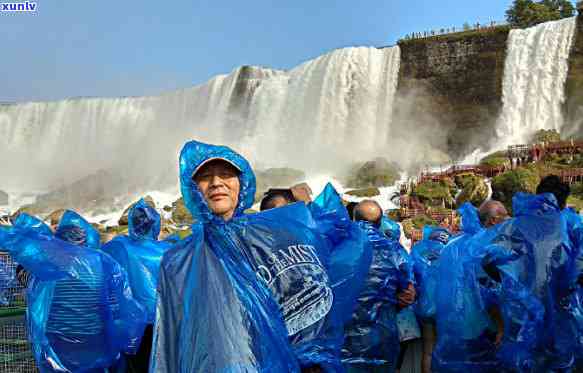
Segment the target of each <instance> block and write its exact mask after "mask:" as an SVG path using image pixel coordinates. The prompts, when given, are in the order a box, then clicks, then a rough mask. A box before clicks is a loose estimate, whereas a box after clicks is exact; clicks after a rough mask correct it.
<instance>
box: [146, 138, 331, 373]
mask: <svg viewBox="0 0 583 373" xmlns="http://www.w3.org/2000/svg"><path fill="white" fill-rule="evenodd" d="M213 158H220V159H224V160H227V161H228V162H230V163H232V164H233V165H235V166H236V167H237V168H238V169H239V170H240V175H239V184H240V191H239V199H238V205H237V208H236V210H235V212H234V215H233V218H232V219H231V220H229V221H228V222H226V221H224V220H223V219H222V218H220V217H218V216H215V215H214V214H212V212H211V211H210V209H209V208H208V206H207V203H206V201H205V199H204V197H203V195H202V194H201V192H200V191H199V189H198V187H197V185H196V184H195V183H194V181H193V180H192V176H193V173H194V171H195V170H196V169H197V168H198V167H199V166H200V165H201V164H202V163H203V162H205V161H208V160H209V159H213ZM180 184H181V189H182V195H183V198H184V202H185V205H186V207H187V208H188V209H189V210H190V212H191V214H192V216H193V217H194V219H195V224H193V227H192V231H193V233H192V235H191V236H190V237H188V238H186V239H184V240H183V241H181V242H179V243H178V244H177V245H176V247H174V248H172V249H170V250H169V251H167V252H166V253H165V254H164V257H163V259H162V264H161V268H160V277H159V283H158V302H157V309H156V312H157V313H156V325H155V330H154V343H153V351H152V361H151V364H150V371H151V372H176V373H188V372H195V371H196V372H296V371H299V366H298V363H297V359H296V357H295V356H294V353H293V352H292V350H291V347H290V344H289V340H288V331H287V329H286V324H285V323H284V321H283V319H282V313H281V311H280V304H279V303H278V301H276V298H277V297H274V295H273V294H272V292H271V291H270V289H273V287H280V286H282V284H281V281H279V280H278V277H280V274H282V273H284V272H285V269H286V268H287V267H288V265H289V264H291V261H292V260H296V259H297V260H302V261H304V262H306V263H307V262H309V263H310V265H313V266H315V267H319V263H318V258H317V255H316V253H315V252H314V251H313V247H311V245H303V244H301V243H298V242H296V243H295V245H289V247H287V246H286V247H285V248H283V247H282V248H281V250H284V251H283V252H282V253H279V252H277V251H276V252H274V253H273V254H270V253H269V252H266V250H265V248H270V247H273V245H274V244H275V241H277V240H278V239H279V237H278V236H279V234H277V233H279V232H275V230H276V229H280V230H281V232H285V229H284V228H285V227H284V226H285V221H281V222H280V223H279V224H278V225H275V223H274V225H275V226H273V227H272V226H271V225H269V223H267V224H264V225H261V224H258V225H257V226H256V227H254V226H252V225H251V224H250V223H249V219H248V218H247V216H245V215H244V214H243V212H244V211H245V210H246V209H248V208H249V207H251V205H252V204H253V200H254V197H255V176H254V174H253V172H252V171H251V167H250V165H249V163H248V162H247V161H246V160H245V159H244V158H243V157H241V156H240V155H239V154H237V153H235V152H234V151H232V150H231V149H230V148H227V147H224V146H215V145H208V144H203V143H199V142H196V141H191V142H189V143H187V144H186V145H185V146H184V148H183V149H182V152H181V155H180ZM270 221H271V220H270ZM249 237H254V238H255V240H254V242H248V241H249ZM286 238H287V239H289V240H293V235H291V234H288V237H286ZM285 250H288V251H285ZM261 255H263V256H264V257H265V259H264V261H265V264H266V265H263V264H261V265H262V266H261V267H259V264H258V262H259V260H257V258H260V257H261ZM285 255H288V256H289V258H288V259H286V258H285ZM286 260H288V261H286ZM288 263H289V264H288ZM322 276H323V274H322V273H319V274H318V273H315V274H314V278H313V284H314V289H313V290H314V291H315V292H316V294H315V296H316V297H317V296H318V295H319V294H320V295H321V293H318V290H319V289H320V288H319V286H320V284H321V277H322ZM270 284H271V285H270ZM282 287H283V286H282ZM285 289H287V287H285ZM276 290H277V289H276ZM324 294H325V289H324ZM278 300H280V299H278ZM316 300H318V298H316ZM280 301H281V300H280ZM301 301H302V298H300V299H298V302H301ZM324 302H326V300H325V298H324ZM319 304H320V303H316V305H319ZM298 308H299V307H298ZM286 310H287V311H288V313H289V314H288V315H287V316H288V318H289V319H290V323H289V325H288V328H289V329H290V330H291V331H292V332H294V331H295V330H294V328H296V327H298V326H300V325H303V324H302V323H304V322H306V323H309V322H311V321H314V320H305V319H302V318H301V317H300V318H298V319H296V318H294V316H296V313H294V309H293V308H292V307H288V308H286Z"/></svg>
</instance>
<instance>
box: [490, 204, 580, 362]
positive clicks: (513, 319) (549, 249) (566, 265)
mask: <svg viewBox="0 0 583 373" xmlns="http://www.w3.org/2000/svg"><path fill="white" fill-rule="evenodd" d="M513 211H514V214H515V218H514V219H511V220H509V221H507V222H506V223H504V224H501V225H500V226H499V227H497V229H496V231H495V235H494V236H493V237H492V238H491V239H488V240H484V242H487V243H488V244H487V245H485V246H484V245H482V246H481V257H482V263H484V264H485V265H489V264H491V265H495V266H496V268H497V269H498V270H499V272H500V277H501V295H500V306H501V308H502V312H503V316H504V321H505V334H504V343H503V346H502V348H501V351H499V353H498V356H499V357H500V359H501V360H502V361H503V362H504V364H505V365H506V366H507V367H509V368H512V369H522V370H524V369H534V371H559V370H565V369H569V368H570V367H571V366H572V365H573V361H574V354H575V348H576V343H574V341H575V340H576V339H577V336H578V332H577V327H576V325H577V323H576V318H577V307H576V305H575V304H574V302H573V299H574V297H573V296H574V294H575V293H576V290H577V288H578V284H577V281H578V278H579V276H580V274H581V271H580V269H579V266H578V264H579V261H578V259H579V258H580V251H579V247H577V245H576V244H574V241H573V237H574V235H575V234H577V231H576V229H575V227H574V226H573V225H571V223H569V217H568V216H567V214H568V212H562V211H561V210H560V209H559V206H558V204H557V201H556V199H555V197H554V196H553V195H552V194H540V195H530V194H525V193H517V194H516V195H515V196H514V198H513ZM569 227H571V228H569ZM525 315H527V316H529V317H528V318H525Z"/></svg>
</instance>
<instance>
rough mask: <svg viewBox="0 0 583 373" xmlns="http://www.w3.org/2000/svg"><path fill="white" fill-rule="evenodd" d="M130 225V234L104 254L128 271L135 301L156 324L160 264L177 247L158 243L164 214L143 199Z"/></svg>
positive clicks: (132, 210)
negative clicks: (170, 250) (163, 256)
mask: <svg viewBox="0 0 583 373" xmlns="http://www.w3.org/2000/svg"><path fill="white" fill-rule="evenodd" d="M128 222H129V235H128V236H117V237H116V238H114V239H113V240H111V241H110V242H108V243H107V244H105V245H103V251H105V252H106V253H108V254H109V255H111V257H113V258H114V259H115V260H116V261H117V262H118V263H119V264H120V265H121V266H122V268H123V269H125V271H126V272H127V274H128V277H129V282H130V287H131V289H132V293H133V295H134V298H135V299H136V301H138V303H140V304H141V305H142V307H143V308H144V309H145V311H146V314H147V321H148V324H153V323H154V321H155V319H156V288H157V286H158V273H159V271H160V262H161V261H162V255H164V253H165V252H166V251H167V250H168V249H170V248H171V247H172V245H173V244H172V243H171V242H169V241H158V235H159V234H160V214H158V212H157V211H156V209H154V208H152V207H151V206H149V205H148V204H147V203H146V202H145V201H144V200H143V199H141V200H139V201H138V202H137V203H136V204H134V205H133V206H132V207H131V208H130V211H129V212H128Z"/></svg>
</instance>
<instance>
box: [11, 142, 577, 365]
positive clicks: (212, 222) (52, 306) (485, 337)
mask: <svg viewBox="0 0 583 373" xmlns="http://www.w3.org/2000/svg"><path fill="white" fill-rule="evenodd" d="M179 168H180V187H181V192H182V197H183V199H184V202H185V205H186V207H187V208H188V210H189V211H190V213H191V214H192V216H193V219H194V224H193V225H192V234H191V235H190V236H188V237H186V238H183V239H180V238H178V237H174V236H172V237H169V238H167V239H165V240H159V239H158V235H159V233H160V216H159V214H158V212H157V211H156V210H155V209H154V208H153V207H152V206H150V205H148V204H147V203H146V202H145V201H143V200H141V201H139V202H138V203H137V204H135V205H134V206H133V207H132V208H131V209H130V211H129V216H128V220H129V234H128V235H127V236H118V237H116V238H115V239H113V240H112V241H109V242H107V243H103V244H102V243H100V241H99V234H98V232H97V231H96V230H95V229H94V228H93V227H92V226H91V224H89V223H88V222H87V221H86V220H85V219H84V218H83V217H81V216H80V215H78V214H77V213H75V212H73V211H67V212H66V213H65V214H64V215H63V217H62V219H61V221H60V223H59V224H58V226H56V227H50V226H48V225H47V224H45V223H44V222H43V221H42V220H40V219H37V218H35V217H33V216H30V215H27V214H25V213H21V214H20V215H19V216H18V218H17V219H15V220H14V221H13V222H12V224H11V225H4V226H0V248H1V249H2V250H4V251H7V252H8V253H9V254H10V256H11V257H12V258H13V260H14V261H15V262H17V263H19V266H18V269H17V271H16V272H17V273H16V279H17V280H18V281H20V282H21V283H22V284H23V286H25V287H26V289H27V290H26V300H27V313H26V317H27V328H28V336H29V340H30V344H31V346H32V351H33V353H34V356H35V360H36V362H37V366H38V368H39V370H40V371H41V372H148V371H150V372H168V373H183V372H274V373H275V372H349V373H350V372H355V373H356V372H396V371H400V372H402V373H404V372H417V371H421V372H424V373H425V372H570V371H573V370H575V369H576V367H577V366H578V363H579V359H583V298H582V297H583V291H582V287H581V286H582V284H583V274H582V272H581V270H582V269H583V221H582V219H581V217H580V216H579V215H578V214H577V213H576V212H575V211H574V210H572V209H570V208H568V207H567V206H566V200H567V197H568V196H569V186H568V185H567V184H564V183H563V182H561V180H560V179H559V178H558V177H555V176H548V177H546V178H545V179H543V180H542V181H541V183H540V185H539V186H538V188H537V191H536V194H527V193H516V195H514V198H513V205H512V210H511V211H507V209H506V208H505V207H504V205H503V204H501V203H500V202H497V201H494V200H489V201H486V202H485V203H484V204H483V205H482V206H479V207H478V208H476V207H474V206H472V205H471V204H469V203H466V204H464V205H462V206H461V207H460V208H459V210H458V213H459V214H460V215H461V221H462V223H461V231H460V232H456V233H454V232H449V231H448V230H447V229H446V228H443V227H431V226H427V227H425V228H424V231H423V239H422V240H421V241H419V242H417V243H416V244H415V245H414V246H413V247H412V248H411V249H410V250H409V251H407V250H406V249H405V248H404V247H403V246H402V245H401V243H400V239H401V235H402V230H401V228H400V226H399V224H397V223H396V222H393V221H391V220H390V219H389V218H388V217H386V216H385V214H384V213H383V210H382V209H381V207H380V206H379V204H378V203H377V202H375V201H372V200H364V201H361V202H360V203H351V204H346V203H345V202H344V201H343V200H342V198H341V196H340V195H339V194H338V193H337V192H336V190H334V188H333V187H332V185H331V184H328V185H327V186H326V188H325V189H324V191H323V192H322V193H321V194H320V195H318V196H316V197H314V198H313V197H312V195H311V191H310V190H309V187H307V186H306V185H297V186H294V187H291V188H289V189H272V190H270V191H268V192H267V193H266V194H265V196H264V197H263V199H262V201H261V203H260V209H261V212H259V213H254V214H248V213H246V210H248V209H249V208H250V207H251V206H252V205H253V204H254V202H255V192H256V190H255V175H254V173H253V170H252V168H251V166H250V164H249V163H248V162H247V160H246V159H245V158H244V157H243V156H241V155H240V154H238V153H236V152H234V151H233V150H231V149H230V148H228V147H225V146H217V145H210V144H204V143H200V142H196V141H191V142H188V143H187V144H186V145H185V146H184V148H183V149H182V152H181V154H180V159H179ZM7 283H8V281H4V282H2V281H0V299H2V297H1V295H2V290H3V289H2V286H7ZM416 349H418V350H419V351H420V352H419V353H415V350H416ZM407 356H408V357H407Z"/></svg>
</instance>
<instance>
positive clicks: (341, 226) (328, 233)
mask: <svg viewBox="0 0 583 373" xmlns="http://www.w3.org/2000/svg"><path fill="white" fill-rule="evenodd" d="M308 208H309V209H310V212H311V213H312V217H313V218H314V220H315V222H316V225H317V229H318V231H320V233H321V234H322V235H323V236H324V237H325V239H326V240H327V241H328V243H329V245H330V247H331V248H332V249H331V250H332V251H331V254H330V263H329V266H328V274H329V277H330V281H331V283H332V290H333V293H334V304H333V307H332V311H333V312H335V313H336V314H338V315H339V317H340V318H341V320H342V323H346V322H348V321H349V320H350V319H351V317H352V312H353V311H354V308H355V307H356V300H357V298H358V295H359V294H360V292H361V290H362V288H363V286H364V281H365V278H366V276H367V274H368V270H369V268H370V265H371V262H372V246H371V244H370V242H369V240H368V237H367V235H366V233H365V232H364V231H363V230H362V229H360V227H359V225H358V224H357V223H355V222H353V221H351V220H350V216H349V215H348V211H347V210H346V207H345V206H344V205H343V204H342V199H341V198H340V195H339V194H338V192H337V191H336V190H335V189H334V187H333V186H332V184H330V183H328V184H327V185H326V187H325V188H324V190H323V191H322V193H320V195H319V196H318V197H316V198H315V199H314V202H313V203H310V204H309V205H308ZM340 333H341V334H344V327H343V326H342V327H341V328H340ZM342 339H343V335H342ZM339 342H340V340H339ZM338 347H339V348H340V347H341V345H340V346H338Z"/></svg>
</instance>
